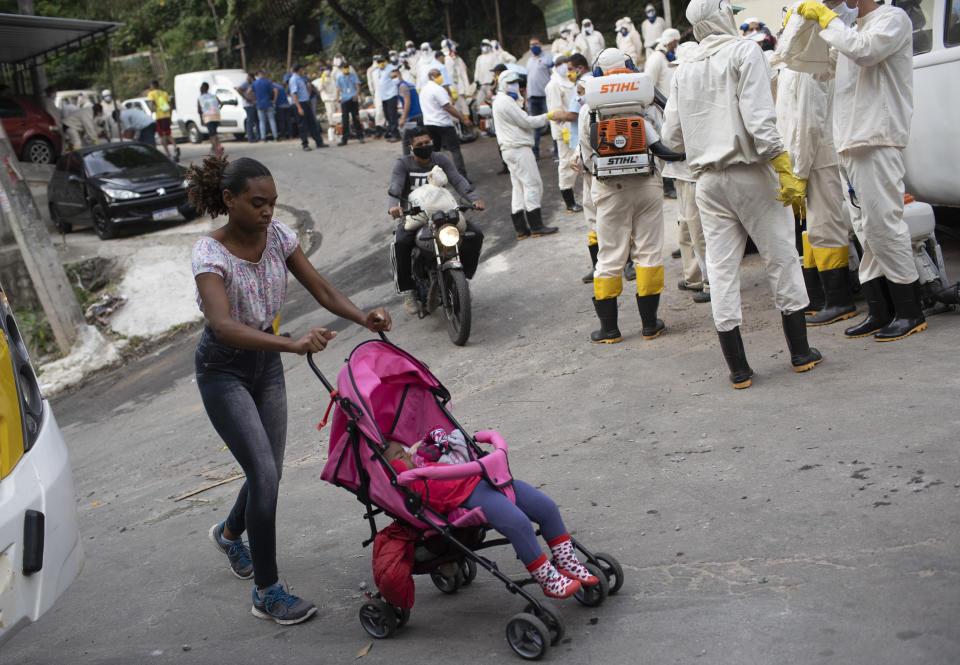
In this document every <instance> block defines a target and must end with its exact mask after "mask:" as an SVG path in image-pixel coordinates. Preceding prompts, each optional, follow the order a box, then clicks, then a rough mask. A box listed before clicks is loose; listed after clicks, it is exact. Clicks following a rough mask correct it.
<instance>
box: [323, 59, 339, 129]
mask: <svg viewBox="0 0 960 665" xmlns="http://www.w3.org/2000/svg"><path fill="white" fill-rule="evenodd" d="M319 92H320V101H321V102H323V111H324V114H325V115H326V116H327V128H328V129H327V133H328V134H327V136H328V138H329V139H330V141H333V140H334V138H335V137H336V129H335V127H336V126H337V124H338V123H337V122H336V121H335V120H334V115H335V114H337V113H340V102H338V101H337V99H338V98H337V94H338V92H339V90H338V88H337V74H336V72H334V71H332V70H331V69H330V68H329V67H326V66H324V67H323V68H321V70H320V86H319Z"/></svg>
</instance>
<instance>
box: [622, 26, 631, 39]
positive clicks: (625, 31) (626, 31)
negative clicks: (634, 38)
mask: <svg viewBox="0 0 960 665" xmlns="http://www.w3.org/2000/svg"><path fill="white" fill-rule="evenodd" d="M628 32H630V31H629V30H627V29H626V28H620V34H621V35H623V36H624V37H626V36H627V33H628Z"/></svg>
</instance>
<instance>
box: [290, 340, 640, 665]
mask: <svg viewBox="0 0 960 665" xmlns="http://www.w3.org/2000/svg"><path fill="white" fill-rule="evenodd" d="M381 338H382V339H381V340H369V341H366V342H363V343H361V344H359V345H358V346H357V347H356V348H355V349H354V350H353V352H352V353H351V354H350V357H349V358H348V359H347V364H346V366H345V367H344V368H343V369H342V370H341V371H340V374H339V376H338V377H337V388H336V389H334V387H333V386H332V385H331V384H330V383H329V381H327V379H326V378H325V377H324V375H323V373H322V372H320V370H319V369H318V368H317V366H316V364H315V363H314V362H313V358H312V355H308V356H307V361H308V363H309V364H310V367H311V368H312V369H313V371H314V372H315V373H316V375H317V376H318V377H319V379H320V381H321V382H322V383H323V385H324V386H325V387H326V389H327V391H328V392H329V393H330V395H331V406H335V408H334V410H333V421H332V424H331V432H330V450H329V457H328V459H327V463H326V465H325V466H324V468H323V473H322V475H321V478H322V479H323V480H325V481H327V482H329V483H333V484H334V485H337V486H339V487H345V488H346V489H348V490H350V492H352V493H353V494H354V495H355V496H356V497H357V499H358V500H359V501H360V502H361V503H363V504H364V506H365V507H366V514H365V515H364V518H365V519H367V520H368V522H369V525H370V538H369V539H368V540H365V541H364V542H363V546H364V547H366V546H367V545H369V544H370V543H371V542H373V540H374V538H375V536H376V535H377V531H378V529H377V525H376V515H378V514H381V513H382V514H384V515H387V516H389V517H391V518H393V519H394V520H397V521H398V522H399V523H401V524H405V525H407V526H410V527H413V528H414V529H416V530H417V531H418V532H419V535H418V536H417V540H416V545H415V547H416V550H415V552H416V557H415V560H416V563H415V565H414V568H413V573H414V574H429V575H430V578H431V580H432V581H433V583H434V584H435V585H436V586H437V588H438V589H440V591H442V592H444V593H448V594H452V593H457V591H458V590H459V589H460V588H461V587H464V586H467V585H469V584H470V583H471V582H472V581H473V579H474V577H475V576H476V573H477V567H478V566H480V567H482V568H484V569H485V570H487V571H488V572H489V573H490V574H491V575H493V576H494V577H496V578H497V579H499V580H500V581H501V582H503V583H504V584H505V585H506V587H507V590H509V591H510V592H511V593H514V594H518V595H520V596H521V597H522V598H523V599H524V600H525V601H526V602H527V605H526V608H525V609H524V611H523V612H520V613H519V614H516V615H515V616H513V617H512V618H511V619H510V620H509V622H508V623H507V630H506V633H507V642H508V643H509V644H510V647H511V648H512V649H513V651H514V652H515V653H516V654H517V655H519V656H521V657H522V658H525V659H528V660H537V659H539V658H541V657H542V656H543V655H544V654H545V653H546V651H547V649H548V647H549V646H550V645H551V644H557V643H558V642H559V641H560V639H562V637H563V624H562V622H561V620H560V617H559V616H558V615H557V613H556V612H555V611H554V610H553V609H552V608H551V607H550V606H549V605H547V604H545V603H542V602H541V600H540V599H539V598H538V597H537V596H539V594H536V595H534V594H531V593H529V592H528V591H527V590H525V589H524V587H525V586H526V585H528V584H536V583H535V582H534V580H533V579H532V578H526V579H511V578H510V577H508V576H507V575H505V574H504V573H502V572H500V570H499V569H498V567H497V564H496V563H495V562H494V561H491V560H490V559H487V558H486V557H484V556H481V555H479V554H477V552H478V551H481V550H484V549H487V548H490V547H495V546H499V545H508V544H509V541H508V540H507V539H506V538H496V539H487V538H486V535H487V531H488V530H489V526H488V525H487V524H486V520H485V518H484V516H483V512H482V510H481V509H479V508H476V509H473V510H470V509H468V508H457V509H455V510H453V511H452V512H450V513H448V514H446V515H444V514H440V513H438V512H436V511H434V510H433V509H431V508H429V507H428V506H427V505H426V504H425V503H424V501H423V499H422V497H421V496H420V494H418V493H416V492H414V491H412V490H410V489H409V488H408V487H407V485H409V484H410V483H412V482H414V481H415V480H418V479H437V478H453V477H464V476H471V475H477V474H481V475H482V476H483V477H484V478H485V479H486V480H487V481H488V482H490V484H492V485H493V486H494V487H497V488H499V489H500V490H501V491H503V492H504V493H505V494H506V495H507V496H508V497H510V498H511V500H512V499H513V490H512V488H511V483H512V477H511V476H510V468H509V465H508V463H507V444H506V443H505V442H504V440H503V438H502V437H501V436H500V435H499V434H498V433H496V432H493V431H485V432H478V433H477V434H476V435H475V436H474V437H471V436H470V435H469V434H467V432H466V430H465V429H464V428H463V427H461V426H460V424H459V423H458V422H457V421H456V420H455V419H454V417H453V415H452V414H451V413H450V411H449V408H448V407H449V402H450V393H449V391H448V390H447V389H446V388H445V387H444V386H443V385H442V384H441V383H440V381H438V380H437V378H436V377H435V376H434V375H433V374H432V373H431V372H430V370H429V369H428V368H427V366H426V365H424V364H423V363H421V362H420V361H419V360H417V359H416V358H414V357H413V356H411V355H410V354H409V353H407V352H405V351H403V350H402V349H400V348H399V347H397V346H395V345H393V344H391V343H390V342H389V341H388V340H387V338H386V336H385V335H383V334H382V333H381ZM329 411H330V407H328V409H327V412H328V414H329ZM325 422H326V416H325V417H324V423H325ZM322 425H323V423H321V426H322ZM437 427H445V428H457V429H459V430H461V431H462V432H463V433H464V434H465V435H466V439H467V446H468V448H469V451H470V456H471V458H472V461H470V462H467V463H465V464H457V465H450V466H427V467H422V468H416V469H410V470H408V471H404V472H403V473H400V474H398V473H397V472H396V471H395V470H394V468H393V467H391V466H390V464H389V463H388V462H387V460H386V458H385V457H384V454H383V453H384V450H385V449H386V447H387V446H388V445H389V444H390V442H391V441H397V442H399V443H401V444H404V445H406V446H409V445H412V444H413V443H415V442H417V441H420V440H421V439H422V438H423V437H424V436H425V435H426V434H427V433H429V432H430V431H432V430H433V429H435V428H437ZM477 442H481V443H487V444H492V445H493V446H494V451H493V452H485V451H484V450H482V449H481V448H480V447H479V446H478V445H477ZM573 544H574V547H576V549H577V550H579V552H580V553H581V554H582V555H583V561H584V565H585V566H586V567H587V568H588V569H589V570H590V571H591V573H592V574H593V575H595V576H596V577H597V578H598V579H599V580H600V583H599V584H597V585H596V586H592V587H583V588H582V589H581V590H580V591H579V592H578V593H577V595H576V596H575V597H576V599H577V600H578V601H580V603H582V604H584V605H587V606H597V605H599V604H600V603H602V602H603V601H604V599H605V598H606V596H607V595H608V594H613V593H616V592H617V591H619V590H620V587H621V586H622V585H623V569H622V568H621V566H620V564H619V563H618V562H617V560H616V559H614V558H613V557H612V556H610V555H609V554H600V553H597V554H593V553H591V552H589V551H588V550H587V549H586V548H584V547H583V546H582V545H581V544H580V543H579V542H577V541H576V539H573ZM367 595H368V598H367V600H366V601H365V602H364V603H363V606H362V607H361V608H360V623H361V625H362V626H363V628H364V629H365V630H366V631H367V633H369V634H370V635H371V636H373V637H376V638H386V637H390V635H392V634H393V633H394V632H395V631H396V630H397V629H398V628H400V627H402V626H403V625H404V624H405V623H406V622H407V620H408V619H409V610H407V609H401V608H399V607H395V606H393V605H391V604H389V603H387V602H386V601H385V600H384V599H383V598H382V596H381V594H380V592H379V591H378V592H377V593H376V594H367Z"/></svg>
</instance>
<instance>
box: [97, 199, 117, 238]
mask: <svg viewBox="0 0 960 665" xmlns="http://www.w3.org/2000/svg"><path fill="white" fill-rule="evenodd" d="M91 212H92V213H93V230H94V231H96V232H97V235H98V236H100V239H101V240H109V239H110V238H113V237H115V236H116V235H117V228H116V227H115V226H114V225H113V220H112V219H110V215H108V214H107V212H106V210H104V209H103V206H101V205H100V204H99V203H98V204H96V205H94V206H93V210H92V211H91Z"/></svg>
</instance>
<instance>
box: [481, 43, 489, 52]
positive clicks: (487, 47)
mask: <svg viewBox="0 0 960 665" xmlns="http://www.w3.org/2000/svg"><path fill="white" fill-rule="evenodd" d="M480 52H481V53H489V52H490V47H489V46H487V45H486V44H484V45H483V46H481V47H480Z"/></svg>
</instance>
